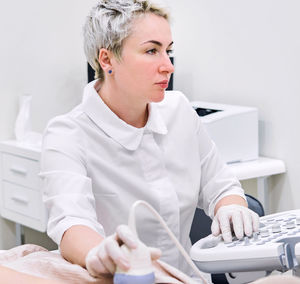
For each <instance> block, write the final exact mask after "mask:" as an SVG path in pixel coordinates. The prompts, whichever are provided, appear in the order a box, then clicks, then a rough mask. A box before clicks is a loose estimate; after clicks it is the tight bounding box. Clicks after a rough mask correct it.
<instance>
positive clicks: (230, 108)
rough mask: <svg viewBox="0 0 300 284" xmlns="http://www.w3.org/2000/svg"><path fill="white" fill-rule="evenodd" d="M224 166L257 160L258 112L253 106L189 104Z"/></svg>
mask: <svg viewBox="0 0 300 284" xmlns="http://www.w3.org/2000/svg"><path fill="white" fill-rule="evenodd" d="M191 104H192V106H193V107H194V109H195V110H196V112H197V113H198V115H199V116H200V119H201V121H202V123H203V124H204V125H205V127H206V129H207V132H208V133H209V135H210V137H211V138H212V140H213V141H214V142H215V143H216V145H217V148H218V150H219V152H220V154H221V156H222V158H223V160H224V161H225V162H227V163H234V162H244V161H249V160H255V159H257V158H258V110H257V109H256V108H254V107H244V106H236V105H225V104H215V103H209V102H202V101H194V102H191Z"/></svg>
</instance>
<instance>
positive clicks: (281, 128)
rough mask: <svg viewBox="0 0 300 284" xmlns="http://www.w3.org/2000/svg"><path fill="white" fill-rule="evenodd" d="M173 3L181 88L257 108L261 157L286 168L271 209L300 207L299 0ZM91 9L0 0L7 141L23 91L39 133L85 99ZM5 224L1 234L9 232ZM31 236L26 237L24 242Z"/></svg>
mask: <svg viewBox="0 0 300 284" xmlns="http://www.w3.org/2000/svg"><path fill="white" fill-rule="evenodd" d="M167 1H168V2H169V3H170V5H171V10H172V12H173V18H174V25H173V34H174V41H175V49H176V53H175V54H176V76H175V87H176V88H177V89H180V90H182V91H183V92H184V93H185V94H186V95H187V96H188V97H189V98H190V99H191V100H196V99H201V100H207V101H214V102H220V103H230V104H241V105H249V106H256V107H258V108H259V113H260V126H261V133H260V147H261V148H260V149H261V150H260V152H261V154H263V155H267V156H270V157H275V158H280V159H283V160H284V161H285V162H286V165H287V168H288V173H287V174H286V175H284V176H279V177H276V178H272V180H271V201H272V202H271V203H272V204H271V209H272V210H273V211H277V210H285V209H291V208H298V207H300V196H299V193H298V188H300V181H299V179H298V172H300V163H299V157H300V150H299V145H300V143H299V142H300V141H299V140H300V139H299V131H298V128H297V126H296V122H297V120H296V119H297V117H298V116H299V114H298V108H299V107H300V103H299V100H300V99H299V95H300V80H299V78H300V52H299V50H300V37H299V26H300V18H299V17H298V11H299V9H300V2H299V1H298V0H285V1H283V0H264V1H261V0H245V1H240V0H226V1H223V0H214V1H210V0H187V1H182V0H167ZM95 2H96V0H85V1H76V0H64V1H60V0H51V1H50V0H46V1H38V0H26V1H1V2H0V35H1V37H0V40H1V45H0V46H1V52H0V62H1V64H0V139H1V140H3V139H8V138H12V137H13V127H14V120H15V118H16V113H17V109H18V96H19V95H21V94H23V93H30V94H32V95H33V102H32V104H33V105H32V118H33V128H34V130H36V131H42V129H43V128H44V127H45V124H46V122H47V121H48V119H49V118H51V117H53V116H55V115H57V114H60V113H64V112H66V111H68V110H69V109H71V108H72V107H73V106H74V105H76V104H77V103H78V102H79V101H80V99H81V94H82V93H81V91H82V88H83V86H84V84H85V82H86V65H85V58H84V54H83V50H82V37H81V27H82V24H83V21H84V18H85V16H86V15H87V12H88V10H89V9H90V7H91V6H92V5H93V4H94V3H95ZM247 186H248V185H247ZM251 186H253V183H250V187H251ZM250 190H251V189H250ZM2 223H3V222H2ZM6 223H7V222H4V225H3V224H2V226H1V227H0V229H1V230H2V232H6V233H7V234H8V233H9V234H10V232H11V224H10V225H7V224H6ZM1 230H0V231H1ZM34 234H35V233H34V232H32V231H30V230H27V237H28V239H33V240H35V239H36V236H35V235H34ZM38 236H39V237H40V238H42V236H40V235H38ZM3 240H4V238H3V237H2V241H3ZM0 241H1V239H0ZM0 243H1V242H0Z"/></svg>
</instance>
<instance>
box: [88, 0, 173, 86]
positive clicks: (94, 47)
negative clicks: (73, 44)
mask: <svg viewBox="0 0 300 284" xmlns="http://www.w3.org/2000/svg"><path fill="white" fill-rule="evenodd" d="M145 13H153V14H156V15H158V16H161V17H163V18H165V19H166V20H169V14H168V12H167V10H166V8H163V7H162V6H160V5H158V4H155V3H154V2H152V1H151V0H100V1H99V2H98V4H97V5H96V6H95V7H93V8H92V10H91V12H90V14H89V15H88V17H87V19H86V22H85V24H84V27H83V37H84V52H85V55H86V58H87V61H88V62H89V64H90V65H91V67H92V68H93V69H94V70H95V79H100V80H104V72H103V70H102V68H101V66H100V64H99V61H98V57H99V51H100V49H101V48H106V49H108V50H110V51H111V52H112V53H113V54H114V55H115V56H116V57H117V58H118V59H121V54H122V44H123V41H124V39H125V38H126V37H128V36H129V34H130V32H131V23H132V21H133V20H134V19H135V18H136V17H137V16H139V15H142V14H145Z"/></svg>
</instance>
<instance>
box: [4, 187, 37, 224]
mask: <svg viewBox="0 0 300 284" xmlns="http://www.w3.org/2000/svg"><path fill="white" fill-rule="evenodd" d="M2 187H3V189H2V197H3V201H2V202H3V203H4V204H3V207H4V208H5V209H8V210H11V211H14V212H16V213H18V214H21V215H24V216H28V217H30V218H33V219H36V220H39V219H41V217H43V212H42V210H43V203H42V197H41V194H40V193H39V192H37V191H35V190H32V189H30V188H25V187H22V186H18V185H16V184H12V183H9V182H2Z"/></svg>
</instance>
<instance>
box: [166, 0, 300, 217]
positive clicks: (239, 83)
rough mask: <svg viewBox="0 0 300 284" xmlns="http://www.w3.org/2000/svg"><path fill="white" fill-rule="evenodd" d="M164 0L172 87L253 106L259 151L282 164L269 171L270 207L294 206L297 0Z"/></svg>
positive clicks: (299, 139)
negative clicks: (276, 172) (280, 169)
mask: <svg viewBox="0 0 300 284" xmlns="http://www.w3.org/2000/svg"><path fill="white" fill-rule="evenodd" d="M168 2H169V3H171V4H172V12H173V16H174V23H173V33H174V35H173V37H174V41H175V54H176V55H175V57H176V68H175V70H176V71H175V72H176V76H175V87H176V88H177V89H180V90H182V91H184V93H185V94H186V95H187V96H188V97H189V98H190V99H191V100H197V99H198V100H204V101H205V100H206V101H213V102H220V103H229V104H240V105H246V106H255V107H258V109H259V119H260V153H261V155H265V156H269V157H274V158H279V159H282V160H284V161H285V163H286V165H287V170H288V172H287V174H285V175H281V176H278V177H274V178H272V179H271V182H270V191H271V210H272V211H278V210H287V209H292V208H300V194H299V188H300V180H299V178H298V177H299V173H300V162H299V160H300V148H299V145H300V131H299V127H297V122H298V121H299V118H300V115H299V108H300V79H299V78H300V52H299V50H300V37H299V27H300V17H299V10H300V2H299V1H298V0H286V1H282V0H264V1H261V0H247V1H240V0H226V1H223V0H214V1H209V0H189V1H180V0H176V1H174V0H168ZM251 184H253V183H251Z"/></svg>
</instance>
